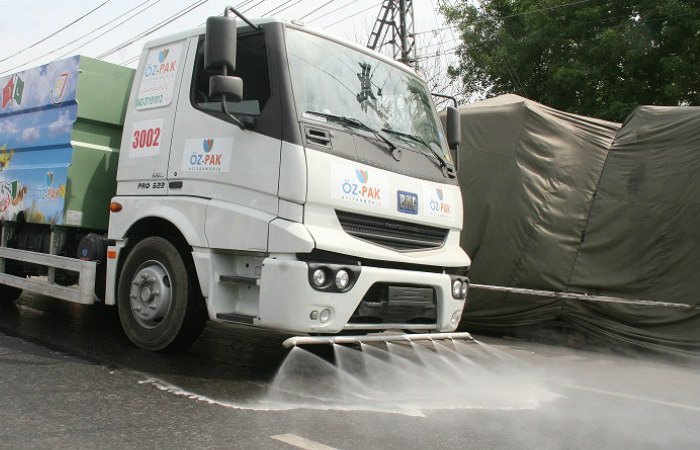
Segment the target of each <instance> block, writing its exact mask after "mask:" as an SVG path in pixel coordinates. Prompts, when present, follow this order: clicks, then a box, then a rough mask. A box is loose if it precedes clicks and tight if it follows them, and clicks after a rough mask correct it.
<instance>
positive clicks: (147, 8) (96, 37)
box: [57, 0, 162, 59]
mask: <svg viewBox="0 0 700 450" xmlns="http://www.w3.org/2000/svg"><path fill="white" fill-rule="evenodd" d="M148 1H151V0H147V1H145V2H143V3H141V4H140V5H138V6H137V7H136V8H138V7H140V6H141V5H144V4H145V3H148ZM161 1H162V0H156V1H155V2H154V3H151V4H150V5H148V6H147V7H145V8H143V9H142V10H141V11H139V12H137V13H136V14H134V15H133V16H131V17H127V18H126V19H124V20H122V21H121V22H119V23H118V24H116V25H114V26H113V27H111V28H109V29H107V30H105V31H104V32H103V33H100V34H98V35H97V36H95V37H94V38H92V41H94V40H95V39H99V38H101V37H102V36H104V35H105V34H107V33H109V32H111V31H112V30H114V29H115V28H118V27H120V26H122V25H123V24H125V23H126V22H128V21H130V20H131V19H133V18H135V17H136V16H138V15H139V14H142V13H144V12H146V11H147V10H149V9H151V8H152V7H154V6H156V5H157V4H158V3H160V2H161ZM136 8H132V9H130V10H129V11H127V12H126V13H124V14H122V15H121V16H119V17H117V18H115V19H114V20H117V19H120V18H122V17H124V15H126V14H128V13H130V12H131V11H133V10H134V9H136ZM114 20H112V21H110V22H108V23H106V24H104V25H102V26H101V27H99V28H96V29H94V30H92V31H91V32H90V33H88V34H91V33H94V32H95V31H97V30H100V29H102V28H104V27H105V26H107V25H109V24H110V23H112V22H113V21H114ZM74 42H75V41H74ZM87 44H88V43H87V42H86V43H85V44H81V45H79V46H78V47H75V48H73V49H72V50H69V51H68V52H66V53H64V54H63V55H61V56H59V57H58V58H57V59H61V58H63V57H64V56H67V55H69V54H72V53H73V52H75V51H76V50H78V49H80V48H83V47H85V46H86V45H87Z"/></svg>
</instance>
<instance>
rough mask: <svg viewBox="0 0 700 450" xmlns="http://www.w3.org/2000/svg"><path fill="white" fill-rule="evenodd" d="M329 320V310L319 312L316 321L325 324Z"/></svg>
mask: <svg viewBox="0 0 700 450" xmlns="http://www.w3.org/2000/svg"><path fill="white" fill-rule="evenodd" d="M330 318H331V310H330V309H324V310H323V311H321V314H320V315H319V316H318V320H320V321H321V323H326V322H328V320H330Z"/></svg>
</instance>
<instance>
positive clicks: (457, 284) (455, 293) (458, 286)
mask: <svg viewBox="0 0 700 450" xmlns="http://www.w3.org/2000/svg"><path fill="white" fill-rule="evenodd" d="M461 294H462V281H460V280H454V281H453V282H452V297H454V298H459V296H460V295H461Z"/></svg>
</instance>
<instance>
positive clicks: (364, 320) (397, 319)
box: [348, 283, 437, 325]
mask: <svg viewBox="0 0 700 450" xmlns="http://www.w3.org/2000/svg"><path fill="white" fill-rule="evenodd" d="M348 323H350V324H374V325H377V324H404V323H405V324H414V325H415V324H427V325H435V324H436V323H437V298H436V295H435V289H434V288H433V287H431V286H415V285H391V284H388V283H375V284H373V285H372V287H370V289H369V290H368V291H367V293H366V294H365V296H364V297H363V298H362V301H361V302H360V304H359V305H357V309H355V312H354V313H353V315H352V317H351V318H350V320H349V321H348Z"/></svg>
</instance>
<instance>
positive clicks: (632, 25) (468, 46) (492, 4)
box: [442, 0, 700, 121]
mask: <svg viewBox="0 0 700 450" xmlns="http://www.w3.org/2000/svg"><path fill="white" fill-rule="evenodd" d="M472 3H473V2H467V1H465V0H462V1H461V3H458V4H454V5H451V6H444V7H443V8H442V9H443V13H444V14H445V16H446V17H447V20H448V22H449V23H451V24H454V25H457V26H458V28H459V30H460V33H461V38H462V41H463V42H462V44H461V46H460V47H459V50H458V55H459V64H458V65H457V66H452V67H450V69H449V73H450V75H451V76H453V77H459V78H461V79H462V81H463V82H464V89H465V90H466V91H467V93H469V92H485V95H486V96H488V97H490V96H495V95H499V94H503V93H517V94H520V95H522V96H525V97H528V98H530V99H532V100H535V101H538V102H540V103H544V104H546V105H549V106H552V107H554V108H558V109H562V110H565V111H569V112H573V113H578V114H583V115H588V116H594V117H600V118H604V119H608V120H616V121H622V120H623V119H624V118H625V117H626V116H627V114H629V113H630V112H631V111H632V109H634V108H635V107H636V106H637V105H674V106H675V105H700V0H578V1H576V0H483V1H481V2H480V3H479V4H478V5H474V4H472Z"/></svg>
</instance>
